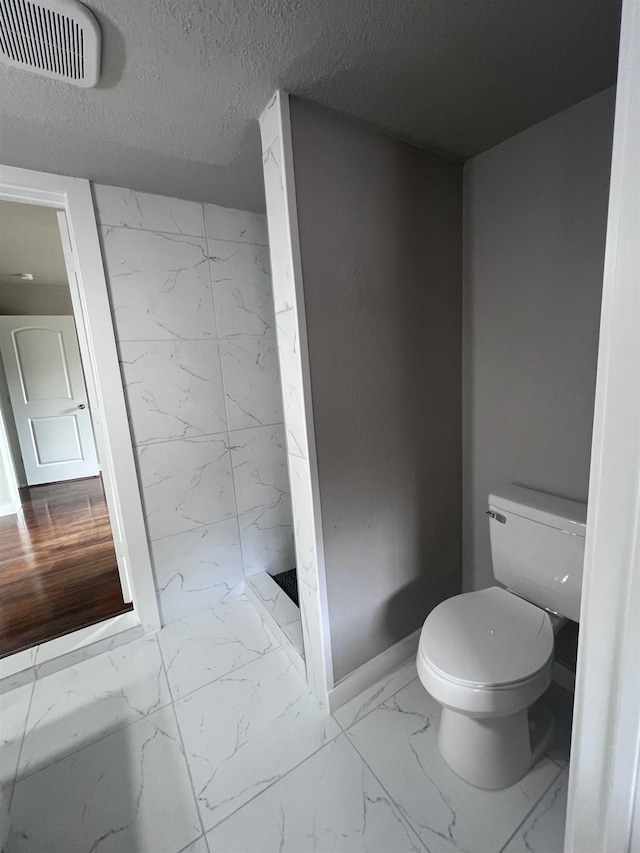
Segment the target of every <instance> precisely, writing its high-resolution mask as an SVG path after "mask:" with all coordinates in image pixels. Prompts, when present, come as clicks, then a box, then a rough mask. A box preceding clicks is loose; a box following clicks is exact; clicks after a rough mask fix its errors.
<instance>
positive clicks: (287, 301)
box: [260, 92, 333, 703]
mask: <svg viewBox="0 0 640 853" xmlns="http://www.w3.org/2000/svg"><path fill="white" fill-rule="evenodd" d="M260 132H261V136H262V152H263V153H262V161H263V169H264V182H265V192H266V199H267V219H268V224H269V248H270V251H271V272H272V276H273V296H274V303H275V312H276V331H277V339H278V352H279V355H280V373H281V377H282V394H283V402H284V424H285V430H286V441H287V459H288V462H289V477H290V481H291V501H292V509H293V522H294V529H295V549H296V564H297V571H298V594H299V598H300V614H301V618H302V633H303V639H304V653H305V665H306V673H307V681H308V682H309V684H310V686H311V688H312V690H313V691H314V692H315V694H316V695H317V696H318V698H319V699H320V700H321V701H322V702H325V703H327V702H328V691H329V690H330V689H331V688H332V687H333V667H332V663H331V644H330V638H329V619H328V611H327V597H326V588H325V577H324V560H323V550H322V523H321V518H320V500H319V493H318V472H317V464H316V459H315V439H314V432H313V412H312V407H311V390H310V386H309V364H308V351H307V338H306V322H305V313H304V293H303V289H302V269H301V264H300V247H299V241H298V222H297V212H296V206H295V186H294V174H293V158H292V148H291V126H290V120H289V99H288V95H286V94H283V93H281V92H277V93H276V94H275V95H274V96H273V98H272V99H271V101H270V102H269V103H268V104H267V106H266V108H265V110H264V112H263V113H262V115H261V116H260Z"/></svg>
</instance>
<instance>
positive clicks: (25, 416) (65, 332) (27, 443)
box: [0, 317, 100, 486]
mask: <svg viewBox="0 0 640 853" xmlns="http://www.w3.org/2000/svg"><path fill="white" fill-rule="evenodd" d="M0 352H1V353H2V360H3V362H4V369H5V372H6V374H7V384H8V386H9V394H10V396H11V406H12V409H13V415H14V418H15V422H16V428H17V431H18V439H19V441H20V449H21V451H22V460H23V462H24V469H25V473H26V476H27V483H28V484H29V485H30V486H35V485H38V484H40V483H55V482H58V481H59V480H75V479H78V478H80V477H93V476H96V475H97V474H99V473H100V468H99V465H98V458H97V455H96V448H95V442H94V438H93V428H92V425H91V416H90V414H89V408H88V404H87V391H86V388H85V384H84V376H83V373H82V363H81V361H80V351H79V349H78V339H77V336H76V329H75V323H74V321H73V317H0Z"/></svg>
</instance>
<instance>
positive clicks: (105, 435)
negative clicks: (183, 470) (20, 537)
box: [0, 165, 160, 633]
mask: <svg viewBox="0 0 640 853" xmlns="http://www.w3.org/2000/svg"><path fill="white" fill-rule="evenodd" d="M0 199H3V200H6V201H15V202H19V203H22V204H37V205H43V206H45V207H52V208H55V209H57V210H63V211H64V213H65V219H66V225H67V230H68V241H67V240H65V235H64V234H61V239H62V244H63V250H64V254H65V261H66V265H67V272H68V278H69V289H70V291H71V301H72V304H73V312H74V318H75V322H76V329H77V332H78V343H79V346H80V356H81V359H82V366H83V369H84V373H85V380H86V384H87V394H88V396H89V405H90V407H91V416H92V421H93V428H94V434H95V439H96V448H97V451H98V459H99V462H100V467H101V468H102V479H103V483H104V488H105V494H106V498H107V506H108V509H109V517H110V520H111V527H112V532H113V538H114V543H115V546H116V552H117V554H118V563H119V569H120V578H121V581H122V585H123V595H124V596H125V599H126V598H129V600H132V601H133V606H134V610H135V613H136V616H137V619H138V621H139V622H140V624H141V625H142V628H143V630H144V631H145V633H152V632H155V631H158V630H159V629H160V614H159V610H158V601H157V598H156V589H155V583H154V579H153V570H152V568H151V557H150V554H149V544H148V541H147V535H146V529H145V523H144V515H143V511H142V501H141V498H140V489H139V486H138V476H137V472H136V465H135V459H134V452H133V444H132V441H131V434H130V431H129V419H128V416H127V409H126V404H125V398H124V390H123V387H122V379H121V376H120V365H119V361H118V351H117V347H116V339H115V334H114V329H113V321H112V317H111V306H110V303H109V295H108V290H107V282H106V278H105V273H104V265H103V262H102V252H101V249H100V240H99V236H98V227H97V223H96V215H95V211H94V207H93V197H92V194H91V185H90V183H89V181H87V180H84V179H82V178H70V177H66V176H64V175H53V174H49V173H47V172H34V171H31V170H28V169H17V168H14V167H11V166H3V165H0ZM65 243H67V245H65ZM127 585H128V587H129V589H126V586H127Z"/></svg>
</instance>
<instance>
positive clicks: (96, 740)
mask: <svg viewBox="0 0 640 853" xmlns="http://www.w3.org/2000/svg"><path fill="white" fill-rule="evenodd" d="M201 612H205V611H201ZM173 624H177V623H173ZM159 633H160V632H159V631H158V632H157V633H155V634H151V635H145V636H151V637H153V638H154V639H155V642H156V646H157V648H158V653H159V655H160V661H161V663H162V670H163V672H164V674H165V678H166V680H167V687H168V690H169V697H170V698H169V701H168V702H166V703H165V704H161V705H158V706H157V707H154V708H152V709H151V710H150V711H148V712H147V713H145V714H141V715H140V716H139V717H137V718H136V719H135V720H127V721H126V722H122V723H121V724H120V725H117V726H116V727H115V728H112V729H109V730H108V731H106V732H103V733H102V734H100V735H99V736H98V737H96V738H94V739H93V740H89V741H87V742H86V743H83V744H81V745H80V746H78V747H77V748H76V749H73V750H71V751H70V752H68V753H65V754H64V755H61V756H60V757H59V758H56V759H54V760H53V761H51V762H49V763H48V764H43V765H42V766H36V767H34V768H33V770H31V771H30V772H29V773H25V774H24V776H21V777H20V778H19V779H18V771H19V767H20V765H19V764H17V765H16V773H15V775H14V781H13V786H12V794H11V800H13V790H15V786H16V785H17V784H19V783H20V782H23V781H24V780H25V779H28V778H30V777H31V776H34V775H35V774H36V773H39V772H40V771H42V770H46V769H47V768H49V767H52V766H53V765H54V764H58V763H59V762H61V761H64V760H65V759H66V758H69V757H70V756H72V755H76V754H77V753H78V752H81V751H82V750H83V749H85V748H86V747H89V746H92V745H93V744H95V743H99V742H100V741H102V740H104V739H105V738H107V737H109V735H112V734H115V733H116V732H119V731H123V730H124V729H127V728H129V727H130V726H132V725H134V724H135V723H138V722H140V721H141V720H145V719H147V718H148V717H150V716H151V715H152V714H155V713H156V712H157V711H162V710H164V709H166V708H168V707H169V705H174V704H175V702H179V701H181V700H182V699H184V698H186V697H187V696H191V695H192V694H193V693H196V692H197V691H198V690H201V689H202V687H207V686H209V685H210V684H212V683H213V682H214V681H217V680H218V679H220V678H226V677H227V676H229V675H230V674H231V673H232V672H237V671H238V670H240V669H242V668H243V667H245V666H248V665H249V664H250V663H254V662H255V661H257V660H260V659H262V658H265V657H267V655H270V654H271V653H272V652H275V651H282V649H280V646H279V645H278V646H276V647H275V648H273V649H269V651H267V652H265V653H264V654H263V655H259V656H258V657H256V658H254V659H253V660H251V661H248V662H247V663H245V664H242V666H240V667H237V668H236V669H231V670H229V671H228V672H225V673H223V674H221V675H219V676H216V678H215V679H213V680H212V681H208V682H207V683H206V684H203V685H202V686H201V687H196V688H195V689H194V690H191V691H189V692H188V693H185V694H184V696H180V697H179V698H178V699H174V697H173V691H172V689H171V682H170V680H169V676H168V674H167V669H166V666H165V663H164V656H163V654H162V649H161V647H160V641H159V639H158V634H159ZM139 639H143V637H140V638H139ZM276 642H277V640H276ZM104 654H108V652H105V653H104ZM96 657H99V656H96ZM89 660H95V658H89ZM80 663H84V661H80ZM52 675H55V673H52ZM30 683H31V684H32V685H33V688H34V689H35V684H36V682H35V681H32V682H30ZM25 686H26V685H25ZM32 702H33V690H32V693H31V699H30V701H29V712H30V711H31V703H32ZM29 712H28V713H27V717H26V718H25V733H24V734H23V738H22V741H21V744H20V754H19V758H20V757H21V755H22V747H23V744H24V739H25V737H26V725H27V722H28V716H29Z"/></svg>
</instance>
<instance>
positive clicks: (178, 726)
mask: <svg viewBox="0 0 640 853" xmlns="http://www.w3.org/2000/svg"><path fill="white" fill-rule="evenodd" d="M157 643H158V651H159V652H160V661H161V663H162V671H163V672H164V676H165V678H166V680H167V685H168V686H169V694H170V695H171V697H172V698H171V711H172V712H173V719H174V720H175V721H176V728H177V730H178V737H179V738H180V746H181V749H182V754H183V756H184V763H185V764H186V767H187V775H188V776H189V784H190V785H191V793H192V795H193V804H194V806H195V808H196V814H197V815H198V821H199V822H200V829H201V830H202V836H204V832H205V830H204V823H203V822H202V815H201V814H200V807H199V806H198V796H197V794H196V787H195V784H194V781H193V775H192V773H191V765H190V764H189V758H188V756H187V747H186V745H185V742H184V737H183V736H182V729H181V727H180V720H179V719H178V712H177V711H176V705H175V701H174V699H173V693H172V692H171V684H170V682H169V674H168V672H167V667H166V664H165V661H164V655H163V653H162V647H161V645H160V641H159V640H157ZM199 837H200V836H198V838H199ZM197 840H198V839H197V838H194V839H193V841H191V842H190V843H191V844H193V842H194V841H197ZM205 843H206V840H205ZM183 849H184V848H183Z"/></svg>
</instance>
